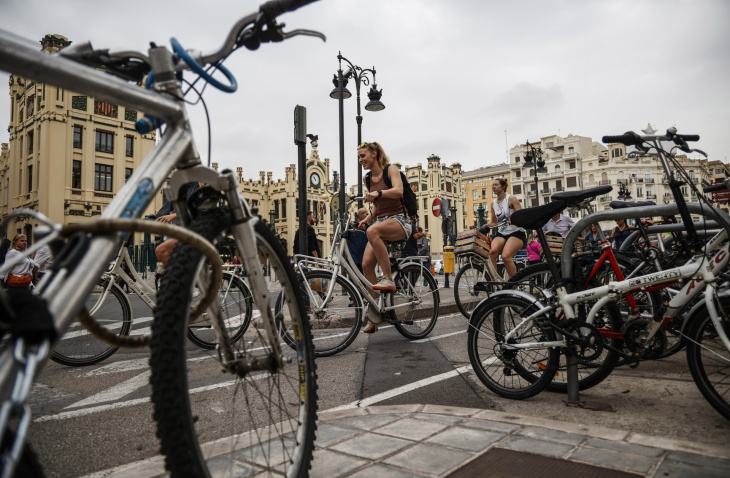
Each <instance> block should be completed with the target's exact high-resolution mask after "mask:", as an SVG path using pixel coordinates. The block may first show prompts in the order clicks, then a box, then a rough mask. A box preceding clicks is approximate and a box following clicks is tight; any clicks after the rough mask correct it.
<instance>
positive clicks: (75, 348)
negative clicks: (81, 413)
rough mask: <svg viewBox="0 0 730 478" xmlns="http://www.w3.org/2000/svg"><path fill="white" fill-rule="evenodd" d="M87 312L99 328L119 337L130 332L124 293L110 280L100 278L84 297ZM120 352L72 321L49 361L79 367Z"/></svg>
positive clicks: (130, 316) (130, 325) (127, 306)
mask: <svg viewBox="0 0 730 478" xmlns="http://www.w3.org/2000/svg"><path fill="white" fill-rule="evenodd" d="M85 307H86V309H87V310H88V311H89V312H90V313H91V316H92V318H93V319H94V320H96V321H97V322H98V323H99V325H101V326H102V327H104V328H105V329H107V330H109V331H110V332H112V333H115V334H116V335H118V336H120V337H126V336H128V335H129V332H130V330H131V329H132V311H131V309H130V305H129V300H128V299H127V296H126V295H125V294H124V291H123V290H122V289H121V288H120V287H119V286H118V285H116V284H114V283H111V282H110V281H109V279H99V282H98V283H97V284H96V285H95V286H94V289H93V290H92V291H91V294H89V296H88V297H87V298H86V303H85ZM117 350H119V347H115V346H113V345H110V344H108V343H106V342H104V341H103V340H101V339H99V338H97V337H96V336H95V335H93V334H92V333H90V332H89V331H88V330H86V329H85V328H84V327H83V326H82V325H81V324H80V323H79V322H75V323H74V324H73V325H72V326H71V327H70V328H69V330H68V332H66V333H65V334H64V335H63V337H61V339H60V340H59V341H58V343H57V344H56V346H55V348H54V350H53V352H52V353H51V360H53V361H54V362H58V363H60V364H63V365H69V366H72V367H80V366H83V365H93V364H95V363H99V362H101V361H102V360H104V359H106V358H109V357H110V356H112V355H113V354H114V352H116V351H117Z"/></svg>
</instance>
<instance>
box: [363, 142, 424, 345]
mask: <svg viewBox="0 0 730 478" xmlns="http://www.w3.org/2000/svg"><path fill="white" fill-rule="evenodd" d="M357 158H358V161H359V163H360V164H361V165H362V167H363V169H367V170H369V171H370V173H369V175H368V176H369V181H370V183H369V191H368V192H367V193H366V194H365V202H368V203H372V204H373V206H372V210H371V211H370V213H369V214H368V215H367V216H365V218H364V219H363V220H362V221H360V225H359V226H358V227H359V228H360V229H366V230H367V238H368V245H367V246H366V247H365V252H364V253H363V259H362V269H363V275H364V276H365V278H366V279H367V280H368V281H369V282H370V283H371V284H375V285H374V286H373V289H375V290H374V291H371V294H372V295H373V297H376V296H377V292H375V291H379V290H395V283H394V282H393V277H392V275H391V270H390V258H389V257H388V249H387V248H386V246H385V242H384V241H400V240H402V239H405V238H407V237H409V236H410V235H411V230H412V227H413V225H412V224H411V220H410V219H409V218H408V217H407V216H406V214H405V211H404V210H403V203H402V202H401V199H402V198H403V181H401V177H400V171H399V170H398V168H396V167H392V168H391V167H390V162H389V160H388V156H387V155H386V154H385V151H383V148H382V146H380V145H379V144H378V143H362V144H361V145H360V146H359V147H358V149H357ZM386 174H387V175H388V178H389V179H390V184H391V186H392V187H388V185H387V184H386V182H385V179H384V176H385V175H386ZM371 223H372V224H371ZM369 224H371V225H370V226H369V227H368V225H369ZM376 264H379V265H380V268H381V269H382V270H383V276H382V277H380V279H376V277H375V265H376ZM368 319H369V321H370V322H371V323H370V324H367V323H366V324H365V325H364V326H363V332H365V333H372V332H375V330H377V327H376V326H375V325H376V324H379V323H380V322H382V321H383V319H382V317H381V316H380V314H379V313H378V312H376V311H374V310H372V308H371V307H368Z"/></svg>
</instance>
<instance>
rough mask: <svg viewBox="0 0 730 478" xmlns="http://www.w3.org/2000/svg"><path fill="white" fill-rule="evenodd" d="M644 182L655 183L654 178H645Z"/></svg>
mask: <svg viewBox="0 0 730 478" xmlns="http://www.w3.org/2000/svg"><path fill="white" fill-rule="evenodd" d="M644 182H645V183H648V184H654V178H645V179H644Z"/></svg>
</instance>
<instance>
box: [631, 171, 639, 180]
mask: <svg viewBox="0 0 730 478" xmlns="http://www.w3.org/2000/svg"><path fill="white" fill-rule="evenodd" d="M631 179H632V180H633V182H635V183H638V182H639V175H638V174H636V171H631Z"/></svg>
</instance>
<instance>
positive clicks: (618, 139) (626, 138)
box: [601, 131, 641, 146]
mask: <svg viewBox="0 0 730 478" xmlns="http://www.w3.org/2000/svg"><path fill="white" fill-rule="evenodd" d="M601 140H602V141H603V142H604V143H622V144H625V145H627V146H632V145H635V144H637V143H638V142H639V141H641V138H640V137H639V135H637V134H636V133H634V132H633V131H627V132H625V133H624V134H620V135H618V136H604V137H603V138H601Z"/></svg>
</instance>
